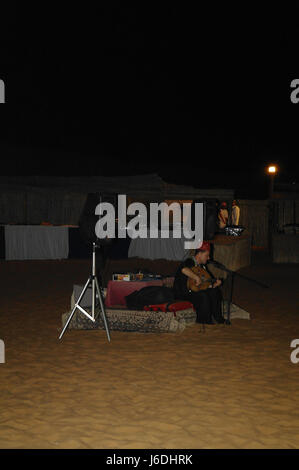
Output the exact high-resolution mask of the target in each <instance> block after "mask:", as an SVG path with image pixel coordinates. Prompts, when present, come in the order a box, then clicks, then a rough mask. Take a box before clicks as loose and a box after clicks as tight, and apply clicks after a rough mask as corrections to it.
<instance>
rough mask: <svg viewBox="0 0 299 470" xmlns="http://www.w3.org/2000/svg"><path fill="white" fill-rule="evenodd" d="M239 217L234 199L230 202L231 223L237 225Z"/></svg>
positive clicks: (238, 209)
mask: <svg viewBox="0 0 299 470" xmlns="http://www.w3.org/2000/svg"><path fill="white" fill-rule="evenodd" d="M239 219H240V207H239V206H238V203H237V201H236V200H233V203H232V225H239Z"/></svg>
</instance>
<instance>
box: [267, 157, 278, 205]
mask: <svg viewBox="0 0 299 470" xmlns="http://www.w3.org/2000/svg"><path fill="white" fill-rule="evenodd" d="M277 171H278V169H277V166H276V165H269V166H268V168H267V173H268V175H269V177H270V179H269V199H272V198H273V189H274V177H275V175H276V173H277Z"/></svg>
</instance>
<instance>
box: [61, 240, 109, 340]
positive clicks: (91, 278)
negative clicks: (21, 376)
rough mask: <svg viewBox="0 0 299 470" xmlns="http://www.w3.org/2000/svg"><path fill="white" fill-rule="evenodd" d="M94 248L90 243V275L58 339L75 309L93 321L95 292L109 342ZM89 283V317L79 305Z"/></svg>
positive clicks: (94, 244) (95, 246)
mask: <svg viewBox="0 0 299 470" xmlns="http://www.w3.org/2000/svg"><path fill="white" fill-rule="evenodd" d="M96 248H98V246H97V245H96V243H95V242H93V243H92V274H91V276H89V278H88V279H87V282H86V284H85V286H84V287H83V290H82V292H81V294H80V296H79V298H78V300H77V302H76V303H75V306H74V308H73V310H72V312H71V314H70V316H69V317H68V319H67V321H66V323H65V325H64V328H63V330H62V332H61V333H60V336H59V339H61V338H62V336H63V334H64V332H65V330H66V329H67V327H68V325H69V323H70V321H71V319H72V318H73V315H74V313H75V311H76V310H77V309H78V310H80V312H82V313H83V314H84V315H85V316H86V317H87V318H89V320H91V321H92V322H94V321H95V318H94V310H95V299H96V291H97V295H98V298H99V301H100V305H101V312H102V317H103V322H104V325H105V329H106V333H107V337H108V341H110V334H109V328H108V324H107V319H106V314H105V307H104V302H103V298H102V293H101V291H100V288H99V282H98V279H97V276H96ZM90 283H91V286H92V304H91V315H89V313H88V312H86V310H84V308H82V307H81V305H80V302H81V299H82V297H83V296H84V294H85V292H86V290H87V288H88V286H89V285H90Z"/></svg>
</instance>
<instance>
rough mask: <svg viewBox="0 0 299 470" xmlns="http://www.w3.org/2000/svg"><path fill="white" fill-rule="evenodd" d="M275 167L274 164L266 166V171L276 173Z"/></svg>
mask: <svg viewBox="0 0 299 470" xmlns="http://www.w3.org/2000/svg"><path fill="white" fill-rule="evenodd" d="M276 171H277V168H276V166H275V165H270V166H268V173H276Z"/></svg>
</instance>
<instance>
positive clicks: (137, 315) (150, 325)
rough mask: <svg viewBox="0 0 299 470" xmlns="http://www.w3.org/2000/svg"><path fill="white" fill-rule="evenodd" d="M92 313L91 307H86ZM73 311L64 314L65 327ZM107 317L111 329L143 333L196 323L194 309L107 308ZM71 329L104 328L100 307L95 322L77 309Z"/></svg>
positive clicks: (175, 329)
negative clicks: (148, 310) (144, 309)
mask: <svg viewBox="0 0 299 470" xmlns="http://www.w3.org/2000/svg"><path fill="white" fill-rule="evenodd" d="M85 309H86V311H87V312H88V313H89V314H91V309H90V308H87V307H85ZM70 314H71V312H66V313H64V314H63V315H62V327H64V325H65V323H66V321H67V319H68V317H69V315H70ZM106 318H107V323H108V326H109V330H118V331H139V332H142V333H179V332H182V331H183V330H184V329H185V328H186V326H187V325H191V324H194V323H196V313H195V312H194V311H193V309H187V310H181V311H179V312H176V313H175V314H174V313H172V312H166V313H164V312H145V311H143V310H126V309H124V308H123V309H106ZM68 328H69V329H77V330H95V329H96V330H97V329H101V330H102V329H104V328H105V327H104V323H103V320H102V312H101V311H100V309H99V307H98V308H96V309H95V322H94V323H93V322H92V321H91V320H89V318H87V317H86V316H85V315H84V314H83V313H82V312H80V310H78V309H77V310H76V311H75V313H74V315H73V318H72V320H71V322H70V323H69V325H68Z"/></svg>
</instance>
